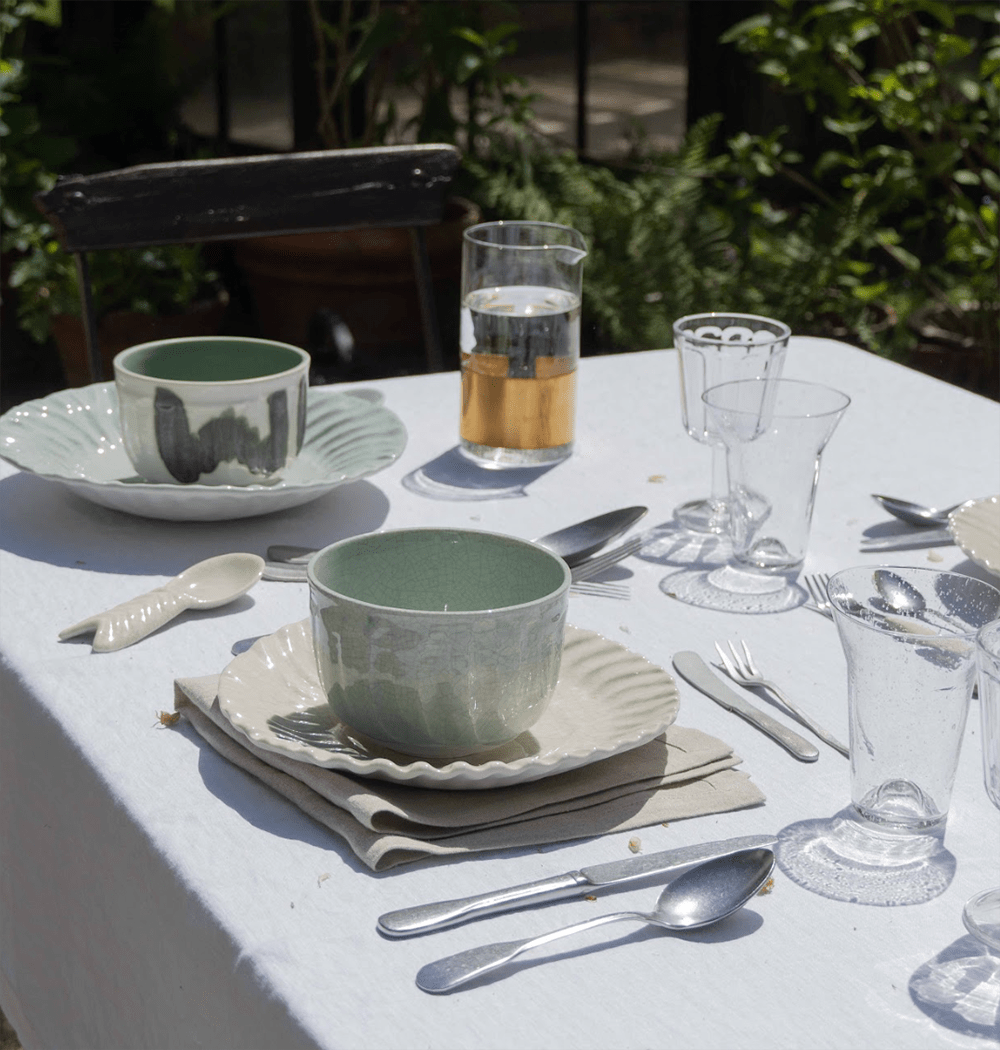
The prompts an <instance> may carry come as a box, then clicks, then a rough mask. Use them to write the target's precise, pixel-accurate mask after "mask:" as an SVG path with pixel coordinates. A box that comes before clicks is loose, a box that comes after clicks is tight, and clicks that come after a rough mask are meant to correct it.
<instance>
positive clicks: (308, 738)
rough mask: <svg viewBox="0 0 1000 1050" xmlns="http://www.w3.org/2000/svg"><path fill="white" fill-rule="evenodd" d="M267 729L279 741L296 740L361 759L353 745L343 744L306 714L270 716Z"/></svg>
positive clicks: (327, 728) (338, 738)
mask: <svg viewBox="0 0 1000 1050" xmlns="http://www.w3.org/2000/svg"><path fill="white" fill-rule="evenodd" d="M267 724H268V727H269V728H270V730H271V732H272V733H274V735H275V736H276V737H279V738H280V739H281V740H296V741H298V742H299V743H300V744H307V745H308V746H309V747H318V748H322V750H324V751H333V752H337V753H339V754H344V755H353V756H354V757H355V758H360V757H363V756H362V753H361V752H360V751H359V750H358V749H357V748H356V747H354V746H353V745H351V744H345V743H344V741H343V740H341V739H340V737H338V736H337V735H336V734H335V733H334V732H333V731H332V730H331V729H330V728H329V727H328V726H325V725H323V724H322V723H320V722H319V721H317V720H316V719H315V718H313V717H312V716H311V715H309V714H308V713H307V712H299V711H295V712H292V713H291V714H290V715H287V716H286V715H271V717H270V718H268V720H267Z"/></svg>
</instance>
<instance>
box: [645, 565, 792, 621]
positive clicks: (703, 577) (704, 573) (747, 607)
mask: <svg viewBox="0 0 1000 1050" xmlns="http://www.w3.org/2000/svg"><path fill="white" fill-rule="evenodd" d="M660 590H661V591H663V593H664V594H667V595H669V596H670V597H671V598H677V599H678V600H679V601H682V602H685V603H686V604H687V605H697V606H698V607H699V608H701V609H715V610H717V611H718V612H739V613H777V612H786V611H787V610H789V609H795V608H798V606H800V605H801V604H802V603H803V602H804V601H805V600H806V592H805V591H804V590H803V589H802V588H801V587H799V586H798V584H795V583H789V581H788V580H786V579H785V577H784V576H768V575H765V574H762V573H754V572H747V571H746V570H744V569H740V568H737V567H736V566H733V565H724V566H722V567H721V568H717V569H684V570H682V571H681V572H675V573H671V575H669V576H665V577H664V578H663V579H662V580H661V581H660Z"/></svg>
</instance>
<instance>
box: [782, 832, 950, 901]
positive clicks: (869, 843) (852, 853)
mask: <svg viewBox="0 0 1000 1050" xmlns="http://www.w3.org/2000/svg"><path fill="white" fill-rule="evenodd" d="M942 838H943V836H942V833H941V832H924V833H920V834H904V833H900V832H889V831H882V830H880V829H876V828H870V827H866V826H865V825H863V824H862V823H861V822H860V821H858V820H854V819H853V818H850V817H842V816H838V817H834V818H833V819H832V820H804V821H800V822H799V823H797V824H790V825H789V826H788V827H787V828H785V829H784V830H783V831H781V832H780V833H779V835H778V846H777V858H778V866H779V867H780V868H781V870H782V871H783V872H784V873H785V874H786V875H787V876H788V877H789V878H790V879H791V880H792V881H793V882H795V883H798V885H800V886H802V887H803V888H804V889H807V890H811V891H812V892H813V893H818V894H819V895H820V896H822V897H829V898H831V899H832V900H838V901H847V902H848V903H850V904H872V905H879V906H882V907H893V906H898V905H902V904H923V903H924V902H925V901H929V900H932V899H933V898H934V897H937V896H938V895H939V894H941V893H943V892H944V891H945V890H946V889H947V888H948V885H949V884H950V882H951V880H952V878H953V876H954V874H955V858H954V856H953V855H952V854H951V853H949V852H948V850H946V849H945V848H944V845H943V841H942Z"/></svg>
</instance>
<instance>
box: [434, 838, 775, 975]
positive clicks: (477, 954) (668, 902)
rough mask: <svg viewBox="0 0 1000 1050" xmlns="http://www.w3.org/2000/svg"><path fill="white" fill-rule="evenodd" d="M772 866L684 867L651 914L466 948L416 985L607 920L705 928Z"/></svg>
mask: <svg viewBox="0 0 1000 1050" xmlns="http://www.w3.org/2000/svg"><path fill="white" fill-rule="evenodd" d="M773 868H774V853H773V852H772V851H771V850H769V849H751V850H743V851H742V852H740V853H733V854H730V855H729V856H728V857H718V858H716V859H715V860H710V861H708V862H707V863H705V864H699V865H698V866H697V867H695V868H689V869H688V870H687V871H685V872H684V874H683V875H679V876H678V877H677V878H676V879H674V880H673V881H672V882H671V883H670V884H669V885H668V886H667V887H666V889H664V890H663V892H662V893H661V894H660V897H659V899H658V900H657V902H656V908H655V910H654V911H652V912H651V913H649V914H646V913H645V912H641V911H623V912H616V913H614V914H611V915H599V916H598V917H597V918H595V919H588V920H587V921H586V922H578V923H576V924H575V925H573V926H565V927H563V928H562V929H560V930H553V931H552V932H551V933H545V934H542V935H541V936H540V937H531V938H529V939H527V940H523V941H506V942H504V943H500V944H486V945H483V946H481V947H479V948H470V949H469V950H468V951H464V952H459V953H458V954H457V955H449V956H448V957H447V958H445V959H439V960H438V961H437V962H432V963H428V964H427V965H426V966H424V967H423V968H422V969H421V970H420V971H419V973H418V974H417V987H418V988H420V989H421V990H422V991H425V992H433V993H435V994H440V993H441V992H450V991H452V990H453V989H455V988H458V987H459V986H460V985H463V984H465V983H466V982H467V981H471V980H474V979H475V978H476V977H481V976H482V975H483V974H486V973H490V972H491V971H493V970H498V969H500V967H502V966H506V965H507V963H509V962H510V961H511V960H512V959H514V958H516V957H517V956H518V955H520V954H521V953H522V952H526V951H530V950H531V949H532V948H538V947H540V946H541V945H543V944H548V943H549V942H550V941H555V940H558V939H559V938H560V937H569V936H571V935H572V934H574V933H582V932H583V931H584V930H592V929H594V928H595V927H597V926H604V925H605V924H606V923H609V922H620V921H622V920H629V921H632V922H647V923H649V924H650V925H652V926H662V927H663V929H665V930H674V931H682V930H696V929H698V928H699V927H702V926H709V925H711V924H712V923H713V922H718V921H719V920H720V919H724V918H725V917H726V916H727V915H731V914H732V913H733V912H734V911H738V910H739V909H740V908H742V907H743V905H744V904H746V903H747V901H748V900H750V898H751V897H753V896H754V894H755V893H758V892H759V891H760V889H761V887H762V886H763V885H764V884H765V883H766V882H767V880H768V879H769V878H770V877H771V871H772V869H773Z"/></svg>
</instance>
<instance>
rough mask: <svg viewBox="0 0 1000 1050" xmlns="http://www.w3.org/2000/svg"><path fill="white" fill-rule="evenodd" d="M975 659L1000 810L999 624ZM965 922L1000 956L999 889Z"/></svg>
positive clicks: (989, 779) (979, 639)
mask: <svg viewBox="0 0 1000 1050" xmlns="http://www.w3.org/2000/svg"><path fill="white" fill-rule="evenodd" d="M976 658H977V660H978V663H979V703H980V707H981V710H980V715H981V717H982V724H983V776H984V779H985V780H986V794H987V795H989V798H990V801H991V802H992V803H993V805H994V806H996V807H997V808H998V809H1000V620H996V621H994V622H993V623H988V624H987V625H986V626H985V627H983V628H981V629H980V631H979V634H978V635H977V636H976ZM962 919H963V921H964V922H965V927H966V929H967V930H968V931H969V933H971V934H972V935H973V936H974V937H978V938H979V940H981V941H982V942H983V944H985V945H986V946H987V947H988V948H990V949H992V950H993V951H994V952H1000V886H998V887H997V888H996V889H991V890H984V891H983V892H982V893H978V894H976V896H975V897H973V898H972V899H971V900H969V901H968V902H967V903H966V905H965V910H964V911H963V912H962Z"/></svg>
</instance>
